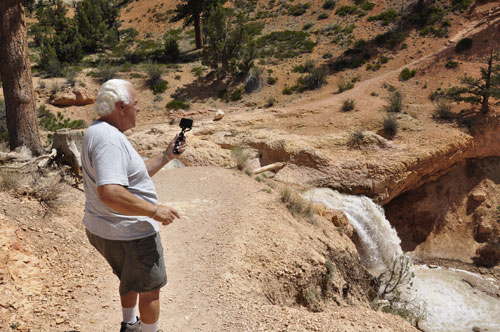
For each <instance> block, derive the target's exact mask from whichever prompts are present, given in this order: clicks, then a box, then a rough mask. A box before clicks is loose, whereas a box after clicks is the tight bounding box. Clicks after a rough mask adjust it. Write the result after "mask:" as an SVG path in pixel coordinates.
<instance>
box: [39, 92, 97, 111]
mask: <svg viewBox="0 0 500 332" xmlns="http://www.w3.org/2000/svg"><path fill="white" fill-rule="evenodd" d="M94 102H95V97H94V96H90V95H89V93H88V91H87V90H86V89H83V88H75V89H73V91H71V92H68V91H61V92H57V93H55V94H53V95H52V96H50V100H49V103H50V104H51V105H54V106H58V107H69V106H85V105H90V104H93V103H94Z"/></svg>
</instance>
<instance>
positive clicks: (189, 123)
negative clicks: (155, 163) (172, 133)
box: [174, 118, 193, 154]
mask: <svg viewBox="0 0 500 332" xmlns="http://www.w3.org/2000/svg"><path fill="white" fill-rule="evenodd" d="M179 127H181V129H182V131H181V133H180V134H179V137H177V139H176V140H175V146H174V153H175V154H179V153H180V152H179V150H178V149H177V147H178V146H179V144H180V142H182V141H183V140H184V133H185V132H187V131H190V130H191V129H192V128H193V120H192V119H188V118H182V119H181V123H179Z"/></svg>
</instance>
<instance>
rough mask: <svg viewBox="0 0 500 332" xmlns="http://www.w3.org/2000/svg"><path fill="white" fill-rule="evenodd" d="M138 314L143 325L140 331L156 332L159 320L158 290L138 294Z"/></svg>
mask: <svg viewBox="0 0 500 332" xmlns="http://www.w3.org/2000/svg"><path fill="white" fill-rule="evenodd" d="M139 312H140V313H141V320H142V323H143V325H142V330H143V331H144V332H156V331H157V330H158V320H159V318H160V289H155V290H152V291H150V292H144V293H139Z"/></svg>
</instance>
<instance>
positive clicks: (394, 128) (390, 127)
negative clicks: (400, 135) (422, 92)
mask: <svg viewBox="0 0 500 332" xmlns="http://www.w3.org/2000/svg"><path fill="white" fill-rule="evenodd" d="M382 126H383V128H384V132H385V133H386V134H388V135H390V136H395V135H396V133H397V132H398V129H399V123H398V120H396V117H395V116H394V115H392V114H387V115H386V116H385V117H384V120H383V121H382Z"/></svg>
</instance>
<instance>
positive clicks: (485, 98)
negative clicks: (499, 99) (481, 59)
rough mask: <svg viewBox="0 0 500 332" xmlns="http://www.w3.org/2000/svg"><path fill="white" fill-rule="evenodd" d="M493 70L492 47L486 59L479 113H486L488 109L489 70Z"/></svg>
mask: <svg viewBox="0 0 500 332" xmlns="http://www.w3.org/2000/svg"><path fill="white" fill-rule="evenodd" d="M492 71H493V48H491V50H490V58H489V59H488V69H487V70H486V77H485V78H484V80H485V84H484V94H483V101H482V103H481V113H483V114H488V111H489V99H490V94H491V92H490V89H491V72H492Z"/></svg>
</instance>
